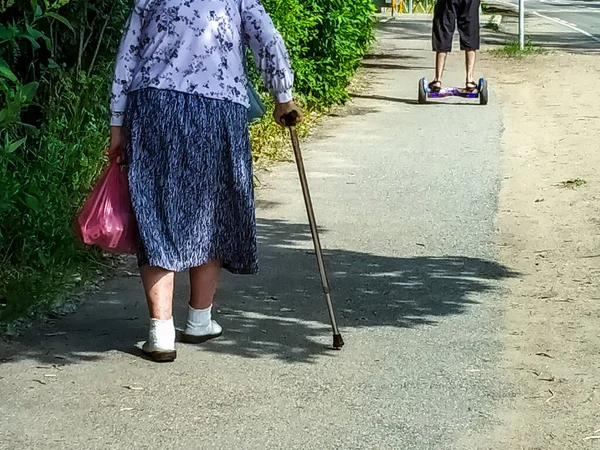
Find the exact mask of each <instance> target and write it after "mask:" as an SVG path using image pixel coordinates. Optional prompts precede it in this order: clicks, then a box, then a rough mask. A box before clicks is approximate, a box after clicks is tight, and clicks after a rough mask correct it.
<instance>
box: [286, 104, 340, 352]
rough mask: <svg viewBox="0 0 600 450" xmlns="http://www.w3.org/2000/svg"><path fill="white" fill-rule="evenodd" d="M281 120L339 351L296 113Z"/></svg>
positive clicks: (337, 334) (335, 347)
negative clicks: (288, 138)
mask: <svg viewBox="0 0 600 450" xmlns="http://www.w3.org/2000/svg"><path fill="white" fill-rule="evenodd" d="M282 119H283V121H284V122H285V124H286V126H287V127H289V129H290V136H291V137H292V147H294V156H295V157H296V165H297V166H298V175H299V176H300V184H301V185H302V194H303V195H304V204H305V205H306V213H307V214H308V223H309V225H310V233H311V234H312V240H313V244H314V246H315V255H316V256H317V265H318V266H319V274H320V275H321V285H322V287H323V294H324V295H325V302H326V303H327V311H328V312H329V321H330V322H331V329H332V331H333V348H334V349H336V350H340V349H341V348H342V347H343V346H344V340H343V339H342V335H341V334H340V331H339V329H338V326H337V322H336V320H335V313H334V312H333V304H332V302H331V287H330V284H329V277H328V276H327V271H326V270H325V260H324V259H323V250H322V248H321V240H320V239H319V231H318V229H317V220H316V219H315V212H314V211H313V206H312V200H311V198H310V191H309V189H308V181H307V179H306V170H305V169H304V161H303V160H302V153H301V152H300V141H299V140H298V133H297V132H296V122H297V121H298V113H297V112H296V111H292V112H290V113H288V114H286V115H284V116H283V117H282Z"/></svg>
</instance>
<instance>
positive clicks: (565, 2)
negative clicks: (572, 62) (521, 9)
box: [504, 0, 600, 48]
mask: <svg viewBox="0 0 600 450" xmlns="http://www.w3.org/2000/svg"><path fill="white" fill-rule="evenodd" d="M504 2H508V0H506V1H504ZM510 2H511V3H513V4H517V5H518V3H519V2H518V0H510ZM525 8H526V11H528V12H537V13H539V14H541V15H542V16H544V17H546V18H549V19H551V20H553V21H554V22H555V23H558V24H560V25H561V26H562V27H564V28H566V29H567V30H569V31H570V32H571V33H572V34H574V35H576V36H578V37H579V38H580V39H582V41H583V42H587V44H588V45H589V46H591V47H592V48H600V1H599V0H525ZM576 46H577V45H576V44H575V43H574V44H573V47H576Z"/></svg>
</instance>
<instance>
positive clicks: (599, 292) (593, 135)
mask: <svg viewBox="0 0 600 450" xmlns="http://www.w3.org/2000/svg"><path fill="white" fill-rule="evenodd" d="M484 66H485V71H486V73H487V74H488V76H489V78H490V79H491V80H490V81H491V83H492V84H493V85H495V86H496V93H497V96H498V100H499V101H500V102H501V104H502V107H503V114H504V125H505V131H504V135H503V146H504V161H503V165H504V167H503V173H505V174H506V176H505V178H504V180H503V182H502V190H501V194H500V205H499V215H498V221H497V225H498V231H499V235H498V244H499V246H500V249H501V250H500V255H501V262H502V263H504V264H505V265H506V266H508V267H510V268H511V269H512V270H515V271H517V272H520V273H521V276H520V277H519V278H514V279H509V280H507V281H506V287H507V289H508V293H509V297H508V313H507V318H506V329H505V334H506V350H505V352H504V357H503V362H504V364H503V368H502V371H503V372H505V375H506V376H507V377H508V380H509V381H510V382H511V383H512V385H513V386H514V390H515V392H516V393H517V397H516V398H515V399H509V400H508V401H507V403H506V409H505V413H504V414H503V416H502V420H503V424H502V425H501V426H499V428H498V432H497V439H496V442H497V443H495V444H494V445H493V446H489V445H491V444H490V443H487V444H486V445H485V448H493V449H511V450H512V449H532V450H533V449H544V450H549V449H562V450H565V449H575V448H577V449H579V448H600V440H596V439H585V438H589V437H592V436H596V435H600V430H599V429H600V405H599V404H598V400H599V396H600V376H599V374H598V355H599V354H600V331H599V320H598V319H599V316H600V302H599V301H600V285H599V281H600V234H599V229H600V214H599V213H600V203H599V200H600V199H599V197H600V174H599V168H600V152H599V149H600V145H599V142H598V140H599V137H600V120H599V118H600V102H599V101H598V97H597V95H592V94H590V93H589V92H587V91H588V88H586V86H588V87H589V86H593V85H594V84H595V83H596V82H597V78H598V73H600V57H599V56H589V55H588V56H586V55H573V54H565V53H550V54H547V55H541V56H533V57H528V58H525V59H523V60H514V59H511V60H506V59H498V58H495V57H491V56H489V55H488V57H487V58H485V61H484ZM507 67H510V70H506V69H507Z"/></svg>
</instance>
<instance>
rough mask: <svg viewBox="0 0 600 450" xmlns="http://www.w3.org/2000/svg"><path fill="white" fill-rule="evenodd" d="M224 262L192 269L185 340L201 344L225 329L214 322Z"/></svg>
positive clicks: (212, 262) (210, 263) (209, 263)
mask: <svg viewBox="0 0 600 450" xmlns="http://www.w3.org/2000/svg"><path fill="white" fill-rule="evenodd" d="M221 266H222V262H221V261H218V260H215V261H210V262H208V263H206V264H204V265H202V266H200V267H193V268H192V269H190V284H191V293H190V305H189V311H188V320H187V324H186V328H185V333H184V335H183V340H184V341H185V342H188V343H191V344H199V343H201V342H205V341H207V340H209V339H213V338H215V337H218V336H220V335H221V334H222V333H223V329H222V328H221V327H220V326H219V324H217V322H215V321H214V320H212V314H211V312H212V305H213V300H214V297H215V292H216V290H217V283H218V281H219V275H220V273H221Z"/></svg>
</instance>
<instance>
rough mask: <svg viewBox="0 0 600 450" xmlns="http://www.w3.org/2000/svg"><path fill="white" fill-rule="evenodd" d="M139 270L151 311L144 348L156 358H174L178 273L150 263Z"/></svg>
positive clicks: (158, 359) (159, 359)
mask: <svg viewBox="0 0 600 450" xmlns="http://www.w3.org/2000/svg"><path fill="white" fill-rule="evenodd" d="M140 273H141V275H142V283H143V285H144V289H145V291H146V300H147V302H148V312H149V314H150V331H149V337H148V341H147V342H146V343H145V344H144V348H143V350H144V352H145V353H147V354H148V355H150V356H151V357H152V359H154V360H156V361H173V360H174V359H175V358H176V356H177V353H176V351H175V325H174V324H173V286H174V280H175V274H174V273H173V272H171V271H169V270H166V269H163V268H161V267H150V266H147V265H146V266H142V267H141V268H140Z"/></svg>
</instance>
